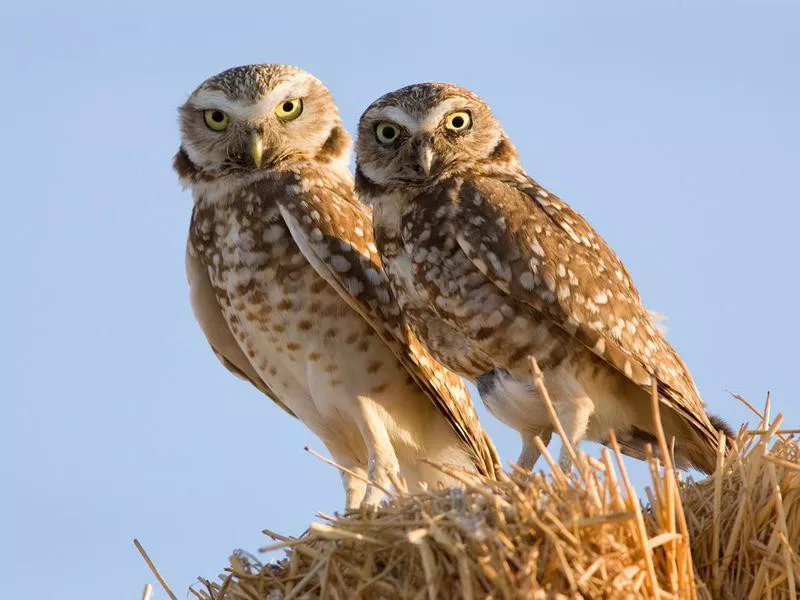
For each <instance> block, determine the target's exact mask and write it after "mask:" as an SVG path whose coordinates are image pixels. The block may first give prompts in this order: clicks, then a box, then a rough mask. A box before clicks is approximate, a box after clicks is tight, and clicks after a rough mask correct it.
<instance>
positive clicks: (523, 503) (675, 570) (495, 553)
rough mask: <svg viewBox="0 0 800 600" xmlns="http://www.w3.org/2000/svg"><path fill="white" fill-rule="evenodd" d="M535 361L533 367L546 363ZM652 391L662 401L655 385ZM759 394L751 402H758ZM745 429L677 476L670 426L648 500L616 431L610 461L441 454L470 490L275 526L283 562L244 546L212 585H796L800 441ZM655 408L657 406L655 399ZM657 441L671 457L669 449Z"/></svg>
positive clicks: (428, 591)
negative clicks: (487, 469)
mask: <svg viewBox="0 0 800 600" xmlns="http://www.w3.org/2000/svg"><path fill="white" fill-rule="evenodd" d="M536 371H538V369H535V371H534V372H536ZM654 402H656V401H655V400H654ZM748 406H749V405H748ZM756 412H757V414H759V417H760V424H759V426H758V428H757V429H756V430H755V431H745V430H742V431H741V432H740V434H739V436H738V439H737V445H738V448H737V450H736V451H735V452H733V453H731V454H729V455H728V456H727V457H726V456H725V455H724V454H723V448H724V441H723V440H721V443H720V447H719V452H718V465H719V468H718V470H717V472H716V474H715V475H713V476H712V477H710V478H708V479H705V480H703V481H700V482H697V483H692V482H689V483H682V482H681V481H679V479H678V477H677V475H676V473H675V471H674V470H673V467H672V462H671V460H670V452H669V451H668V444H667V440H665V439H664V436H663V432H662V433H661V434H660V436H659V446H660V447H659V448H657V449H654V450H653V451H652V452H651V458H650V466H651V475H652V485H651V486H650V487H649V488H648V489H647V497H648V502H647V504H646V505H642V504H641V503H640V500H639V498H638V497H637V495H636V493H635V491H634V489H633V486H632V485H631V482H630V480H629V478H628V475H627V472H626V470H625V466H624V464H623V461H622V456H621V454H620V451H619V447H618V446H617V444H616V440H615V439H614V438H613V437H612V439H611V451H609V450H608V449H603V452H602V455H601V458H600V459H599V460H597V459H593V458H591V457H588V456H586V455H585V454H582V453H580V452H575V451H574V450H573V449H571V448H570V449H569V450H568V451H569V452H572V453H573V456H574V457H575V458H574V465H575V466H574V468H573V469H572V471H571V472H564V471H562V470H561V469H560V468H559V466H558V463H557V462H556V461H555V460H553V457H552V456H551V455H550V454H549V453H548V452H547V449H546V448H545V447H544V446H543V445H541V444H540V449H541V450H542V457H543V458H544V460H546V461H547V463H548V464H549V465H550V467H551V469H552V474H550V475H548V476H545V475H543V474H542V473H534V474H531V473H526V472H522V471H520V470H516V469H515V470H512V472H511V473H510V474H509V475H507V476H505V475H504V476H501V478H500V481H492V480H488V479H485V478H478V477H475V476H473V475H471V474H467V473H463V472H456V471H453V470H452V469H448V468H446V467H438V468H440V469H442V470H443V471H445V472H447V473H450V474H451V475H453V476H454V477H457V478H459V479H461V480H462V481H463V482H464V484H465V486H464V489H451V490H436V491H431V492H429V493H425V494H416V495H409V494H408V493H406V492H405V490H404V487H403V485H402V482H395V487H396V488H398V490H399V491H397V492H396V493H395V494H394V496H393V497H392V498H391V499H390V500H389V502H388V503H387V504H386V505H385V506H382V507H381V508H379V509H377V510H375V511H366V510H362V511H361V512H360V513H358V514H352V515H349V516H346V517H342V518H334V517H328V516H326V515H320V517H321V518H322V520H323V521H324V522H322V523H314V524H312V525H311V527H310V528H309V529H308V531H307V532H306V533H305V534H304V535H303V536H302V537H300V538H297V539H295V538H287V537H283V536H281V535H279V534H276V533H273V532H270V531H265V533H266V534H267V535H269V536H270V537H271V538H273V540H276V541H277V543H275V544H273V545H271V546H268V547H266V548H263V549H262V550H265V551H266V550H275V549H279V548H285V550H286V552H287V557H286V558H285V559H283V560H281V561H280V562H278V563H274V564H266V565H264V564H261V563H260V562H259V561H258V560H257V559H256V558H255V557H253V556H250V555H247V554H244V553H237V554H235V555H234V556H232V557H231V565H230V567H229V568H227V569H226V570H225V573H224V574H222V575H221V576H220V577H219V580H218V581H208V580H205V579H200V582H201V584H202V585H200V586H195V588H193V589H192V590H191V592H192V594H194V596H195V597H197V598H200V599H202V600H212V599H213V600H223V599H224V600H261V599H276V600H277V599H279V598H280V599H284V600H291V599H300V598H331V599H334V600H336V599H339V600H343V599H345V598H365V599H370V598H387V599H393V598H409V599H426V598H427V599H433V598H466V599H479V598H498V599H499V598H503V599H511V598H700V599H705V598H733V599H745V598H749V599H751V600H753V599H761V598H765V599H779V598H787V599H788V598H791V599H794V598H796V597H797V591H798V590H797V582H798V581H800V556H798V555H799V554H800V547H799V546H800V442H798V441H797V440H795V439H793V438H792V437H791V435H790V434H789V433H787V432H788V431H789V430H786V431H787V432H784V431H782V430H781V429H780V425H781V421H782V418H781V416H780V415H778V416H777V417H776V418H775V419H772V420H771V418H770V415H769V401H768V402H767V408H766V410H765V412H764V413H763V414H761V413H758V411H756ZM655 414H656V415H657V414H658V412H657V411H656V412H655ZM653 455H657V456H663V457H665V459H664V461H663V464H662V463H661V462H659V461H657V459H656V458H654V457H653Z"/></svg>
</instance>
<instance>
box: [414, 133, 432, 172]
mask: <svg viewBox="0 0 800 600" xmlns="http://www.w3.org/2000/svg"><path fill="white" fill-rule="evenodd" d="M416 145H417V166H418V167H419V170H420V171H422V173H423V174H424V175H425V176H426V177H427V176H428V175H430V174H431V166H432V165H433V146H432V145H431V142H430V140H417V144H416Z"/></svg>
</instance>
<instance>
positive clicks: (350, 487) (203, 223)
mask: <svg viewBox="0 0 800 600" xmlns="http://www.w3.org/2000/svg"><path fill="white" fill-rule="evenodd" d="M180 128H181V147H180V150H179V151H178V153H177V155H176V157H175V161H174V167H175V169H176V171H177V172H178V174H179V175H180V179H181V181H182V182H183V183H184V184H185V185H186V186H188V187H190V188H191V190H192V194H193V198H194V210H193V212H192V219H191V225H190V229H189V242H188V249H187V256H186V261H187V272H188V276H189V284H190V287H191V299H192V306H193V308H194V312H195V315H196V317H197V319H198V321H199V322H200V325H201V327H202V328H203V331H204V332H205V334H206V337H207V338H208V341H209V343H210V344H211V346H212V348H213V349H214V351H215V353H216V354H217V356H218V357H219V359H220V360H221V361H222V363H223V364H224V365H225V366H226V367H228V368H229V369H230V370H231V371H233V372H234V373H235V374H237V375H239V376H241V377H243V378H245V379H247V380H249V381H250V382H251V383H252V384H253V385H254V386H255V387H257V388H258V389H259V390H261V391H262V392H264V393H265V394H267V395H268V396H270V397H271V398H272V399H273V400H275V402H277V403H278V404H279V405H280V406H281V407H283V408H284V409H285V410H286V411H287V412H289V413H290V414H292V415H294V416H296V417H297V418H299V419H300V420H301V421H302V422H303V423H305V424H306V425H307V426H308V428H309V429H311V430H312V431H313V432H314V433H315V434H316V435H317V436H319V438H320V439H321V440H322V441H323V443H324V444H325V445H326V446H327V448H328V450H329V451H330V453H331V455H332V456H333V457H334V459H335V460H336V461H337V462H339V463H340V464H341V465H342V466H344V467H346V468H347V469H349V470H351V471H353V472H355V473H356V474H358V475H359V476H361V477H366V476H368V477H369V478H370V479H371V480H372V481H374V482H375V483H376V484H377V485H375V486H369V487H368V488H367V486H366V485H365V484H363V482H362V481H361V480H360V479H358V478H357V477H350V476H348V475H344V476H343V479H344V486H345V491H346V505H347V507H348V508H353V507H355V506H357V505H358V504H360V503H361V501H362V500H363V501H364V502H366V503H369V504H374V503H376V502H377V501H379V500H380V498H381V496H382V492H381V490H380V488H386V487H388V486H389V478H388V473H389V472H393V473H397V472H399V473H400V474H401V475H402V476H403V477H405V479H406V480H407V481H408V482H409V484H410V485H411V486H412V488H413V487H419V484H422V483H424V484H427V485H437V484H438V483H439V482H441V483H444V484H448V483H450V481H448V480H447V479H446V478H444V477H443V476H442V474H441V473H440V472H439V471H437V470H436V469H434V468H432V467H430V466H428V465H426V464H424V463H421V462H420V461H419V459H420V458H422V457H425V458H429V459H431V460H433V461H435V462H438V463H446V464H455V465H457V466H459V467H462V468H468V469H472V470H476V471H478V472H481V473H484V474H487V475H491V474H492V473H493V469H494V465H495V462H496V456H495V454H494V450H493V448H492V446H491V443H490V442H489V441H488V439H487V438H486V437H485V434H484V432H483V430H482V429H481V428H480V425H479V424H478V422H477V417H476V416H475V413H474V410H473V408H472V405H471V403H470V400H469V396H468V394H467V391H466V388H465V386H464V384H463V382H462V381H461V380H460V379H459V378H458V377H457V376H456V375H454V374H453V373H451V372H449V371H447V370H446V369H444V368H442V366H441V365H439V364H438V363H436V362H435V361H434V360H433V359H432V358H431V357H430V356H429V355H428V354H427V353H426V351H425V350H424V348H423V347H422V346H421V345H420V344H419V342H418V341H417V339H416V338H415V337H414V335H413V333H411V332H409V331H407V330H406V328H405V327H404V325H403V321H402V319H401V317H400V311H399V308H398V306H397V304H396V301H395V299H394V297H393V295H392V293H391V289H390V286H389V284H388V281H387V280H386V278H385V274H384V273H383V271H382V270H381V267H380V262H379V259H378V256H377V253H376V249H375V244H374V242H373V237H372V222H371V216H370V214H369V210H368V209H367V208H366V207H365V206H363V205H360V204H359V203H358V202H357V201H356V199H355V196H354V192H353V185H352V176H351V175H350V173H349V171H348V170H347V162H348V155H349V152H350V148H351V145H352V144H351V140H350V137H349V136H348V134H347V133H346V132H345V130H344V129H343V127H342V123H341V120H340V118H339V114H338V111H337V109H336V106H335V104H334V103H333V99H332V98H331V95H330V93H329V92H328V90H327V89H326V88H325V87H324V86H323V85H322V84H321V83H320V82H319V81H318V80H317V79H316V78H314V77H313V76H311V75H310V74H308V73H306V72H304V71H302V70H300V69H297V68H294V67H289V66H282V65H252V66H244V67H238V68H234V69H230V70H228V71H225V72H223V73H220V74H219V75H216V76H214V77H211V78H210V79H208V80H206V81H205V82H203V83H202V84H201V85H200V86H199V87H198V88H197V89H196V90H195V91H194V92H193V93H192V95H191V96H190V97H189V99H188V100H187V102H186V104H184V105H183V106H182V107H181V108H180Z"/></svg>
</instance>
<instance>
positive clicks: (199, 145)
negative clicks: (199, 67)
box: [180, 65, 350, 179]
mask: <svg viewBox="0 0 800 600" xmlns="http://www.w3.org/2000/svg"><path fill="white" fill-rule="evenodd" d="M180 117H181V119H180V127H181V151H182V153H183V155H185V156H186V158H187V159H188V162H190V163H191V164H192V165H194V167H195V168H196V170H197V171H199V172H203V174H204V175H205V176H206V177H207V178H209V179H210V178H216V177H220V176H225V175H232V174H241V173H242V172H251V171H261V170H270V169H281V170H288V169H292V168H293V167H294V166H295V165H297V164H299V163H305V162H308V161H316V160H319V161H321V162H324V163H325V164H328V165H331V166H333V167H335V168H336V169H337V170H340V171H341V172H342V173H346V171H347V162H348V158H349V150H350V138H349V136H348V135H347V133H346V132H345V130H344V129H343V127H342V122H341V118H340V117H339V113H338V111H337V110H336V105H335V104H334V103H333V99H332V98H331V95H330V92H328V90H327V89H326V88H325V86H324V85H323V84H322V83H321V82H320V81H319V80H317V79H316V78H315V77H314V76H313V75H311V74H309V73H306V72H304V71H301V70H299V69H296V68H294V67H289V66H285V65H245V66H242V67H234V68H233V69H229V70H227V71H223V72H222V73H219V74H218V75H215V76H213V77H211V78H209V79H207V80H206V81H205V82H203V83H202V84H201V85H200V86H199V87H198V88H197V89H196V90H195V91H194V92H192V94H191V96H190V97H189V99H188V100H187V101H186V103H185V104H184V105H183V106H182V107H181V108H180Z"/></svg>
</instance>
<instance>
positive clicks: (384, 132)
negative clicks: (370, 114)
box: [375, 121, 400, 144]
mask: <svg viewBox="0 0 800 600" xmlns="http://www.w3.org/2000/svg"><path fill="white" fill-rule="evenodd" d="M399 135H400V127H398V126H397V125H396V124H395V123H392V122H391V121H382V122H381V123H378V126H377V127H376V128H375V137H377V138H378V141H379V142H380V143H381V144H391V143H393V142H394V141H395V140H396V139H397V138H398V136H399Z"/></svg>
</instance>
